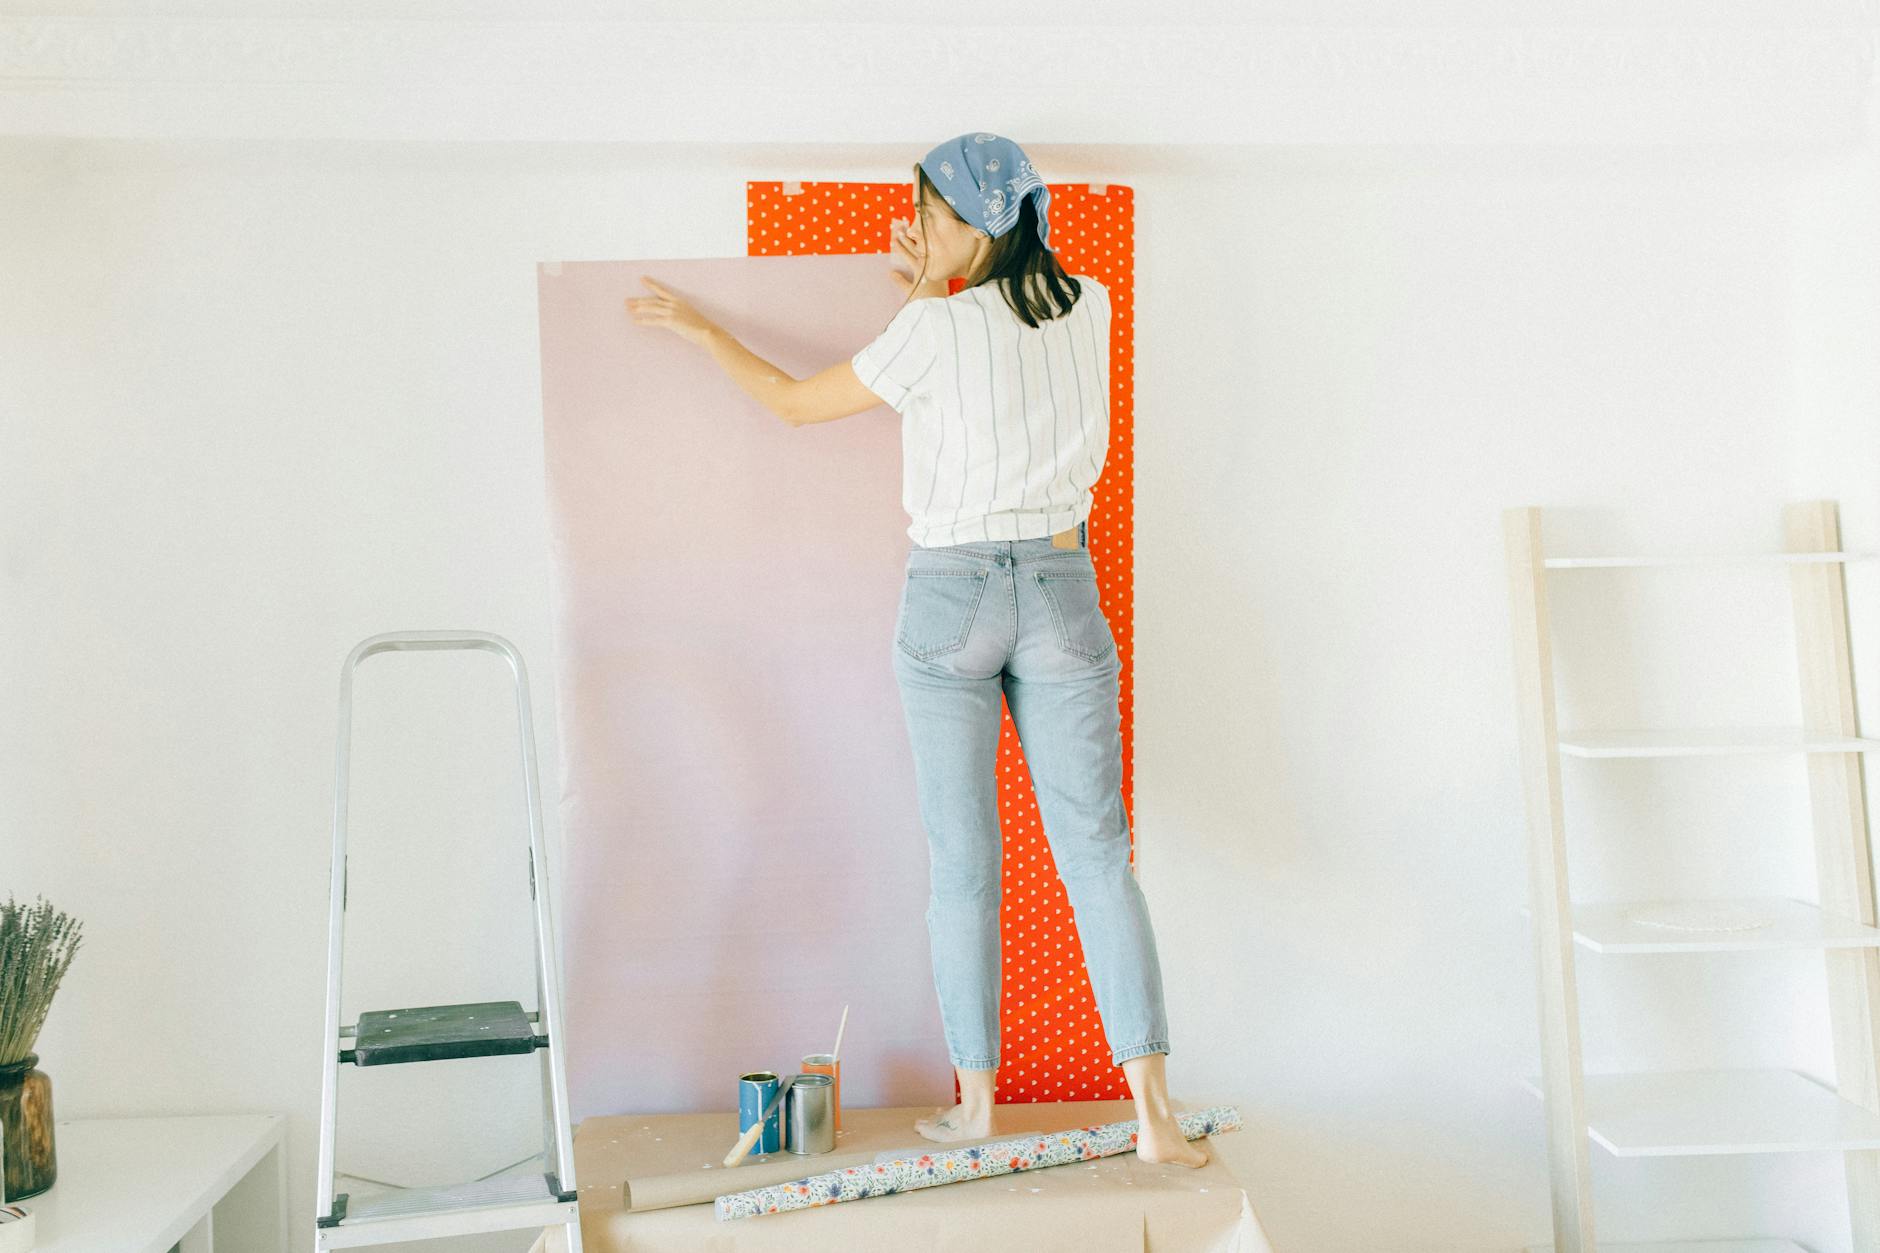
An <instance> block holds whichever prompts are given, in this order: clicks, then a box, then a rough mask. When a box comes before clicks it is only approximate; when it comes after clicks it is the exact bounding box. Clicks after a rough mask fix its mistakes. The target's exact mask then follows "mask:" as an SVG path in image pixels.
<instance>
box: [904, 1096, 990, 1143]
mask: <svg viewBox="0 0 1880 1253" xmlns="http://www.w3.org/2000/svg"><path fill="white" fill-rule="evenodd" d="M914 1130H916V1131H918V1132H920V1134H921V1135H923V1136H925V1137H927V1138H928V1139H929V1140H938V1141H940V1142H941V1143H943V1144H944V1143H945V1142H947V1141H949V1140H978V1139H982V1138H984V1137H986V1136H989V1135H991V1134H992V1109H991V1107H990V1106H983V1105H982V1106H978V1107H976V1108H969V1107H967V1106H966V1105H954V1106H951V1107H949V1106H945V1105H936V1106H935V1107H934V1112H933V1114H931V1115H929V1116H928V1117H926V1118H917V1119H915V1120H914Z"/></svg>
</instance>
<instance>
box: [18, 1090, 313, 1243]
mask: <svg viewBox="0 0 1880 1253" xmlns="http://www.w3.org/2000/svg"><path fill="white" fill-rule="evenodd" d="M286 1127H287V1119H286V1118H285V1117H283V1116H282V1115H280V1114H227V1115H221V1114H217V1115H209V1116H206V1117H185V1118H75V1119H71V1120H69V1121H65V1120H60V1121H57V1122H55V1124H54V1127H53V1142H54V1145H55V1151H56V1152H57V1153H58V1164H59V1175H58V1178H57V1179H56V1180H55V1181H54V1182H53V1185H52V1187H51V1188H49V1189H48V1190H46V1191H45V1192H42V1193H40V1194H39V1195H38V1196H34V1197H27V1198H26V1199H25V1200H23V1201H20V1202H18V1204H20V1205H24V1206H25V1207H26V1208H27V1209H30V1210H32V1211H33V1215H34V1219H35V1222H36V1224H37V1225H36V1229H35V1230H36V1240H37V1242H36V1243H35V1244H34V1245H33V1253H101V1251H102V1250H107V1249H108V1250H110V1251H111V1253H170V1250H171V1249H173V1248H180V1249H181V1253H211V1251H212V1250H219V1251H220V1253H286V1249H287V1145H286V1143H285V1141H284V1139H283V1133H284V1131H285V1130H286Z"/></svg>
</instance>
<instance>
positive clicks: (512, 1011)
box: [340, 1001, 548, 1066]
mask: <svg viewBox="0 0 1880 1253" xmlns="http://www.w3.org/2000/svg"><path fill="white" fill-rule="evenodd" d="M538 1047H539V1048H547V1047H548V1038H547V1037H546V1036H537V1035H536V1034H535V1024H534V1023H532V1022H530V1021H529V1016H528V1015H527V1014H526V1013H524V1012H523V1009H522V1003H521V1002H520V1001H478V1002H476V1003H475V1004H471V1005H422V1006H419V1007H417V1008H415V1009H382V1010H374V1011H372V1012H371V1013H369V1014H361V1015H359V1023H358V1027H357V1030H356V1031H355V1033H354V1036H353V1047H352V1048H350V1049H345V1050H342V1051H341V1053H340V1060H341V1061H350V1062H352V1063H354V1064H355V1065H359V1066H390V1065H393V1064H396V1063H399V1062H434V1061H441V1060H443V1059H445V1058H451V1057H499V1056H504V1055H507V1054H511V1053H533V1052H534V1051H535V1050H536V1049H537V1048H538Z"/></svg>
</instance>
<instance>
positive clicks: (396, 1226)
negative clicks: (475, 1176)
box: [320, 1175, 575, 1249]
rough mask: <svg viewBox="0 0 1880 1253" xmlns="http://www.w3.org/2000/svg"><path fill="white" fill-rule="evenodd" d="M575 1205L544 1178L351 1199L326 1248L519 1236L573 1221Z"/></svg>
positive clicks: (327, 1231)
mask: <svg viewBox="0 0 1880 1253" xmlns="http://www.w3.org/2000/svg"><path fill="white" fill-rule="evenodd" d="M574 1216H575V1202H574V1201H572V1200H564V1199H562V1196H560V1195H557V1194H556V1193H555V1192H554V1191H551V1190H550V1187H549V1181H548V1179H547V1178H546V1177H545V1176H543V1175H509V1176H504V1177H502V1178H497V1179H485V1180H481V1181H479V1182H476V1183H459V1184H447V1185H443V1186H440V1187H433V1188H400V1189H397V1190H395V1191H391V1192H379V1193H372V1194H369V1195H366V1196H348V1197H347V1198H346V1206H345V1218H344V1219H342V1220H341V1221H340V1223H339V1224H338V1225H337V1226H331V1227H325V1228H323V1229H322V1230H321V1232H320V1235H321V1239H322V1241H323V1243H322V1246H321V1247H323V1248H329V1249H342V1248H364V1247H368V1246H371V1245H376V1244H386V1243H392V1242H402V1241H405V1240H424V1239H434V1238H436V1237H439V1236H448V1235H468V1234H472V1233H476V1232H485V1231H515V1230H519V1229H522V1228H527V1227H549V1226H554V1225H556V1224H558V1223H566V1222H569V1221H571V1220H572V1219H573V1218H574Z"/></svg>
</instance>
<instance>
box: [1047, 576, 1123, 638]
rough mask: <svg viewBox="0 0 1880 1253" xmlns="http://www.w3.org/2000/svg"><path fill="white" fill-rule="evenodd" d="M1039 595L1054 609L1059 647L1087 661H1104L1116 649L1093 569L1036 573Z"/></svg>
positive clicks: (1052, 615) (1053, 623) (1053, 621)
mask: <svg viewBox="0 0 1880 1253" xmlns="http://www.w3.org/2000/svg"><path fill="white" fill-rule="evenodd" d="M1032 577H1033V578H1035V579H1037V580H1038V592H1039V594H1040V595H1041V596H1043V597H1044V603H1045V604H1046V605H1047V606H1049V607H1050V610H1051V621H1052V625H1053V626H1054V627H1055V628H1056V630H1057V640H1058V647H1059V648H1062V649H1063V650H1064V651H1065V652H1067V653H1069V654H1070V655H1071V656H1073V657H1078V658H1081V659H1083V660H1084V661H1101V660H1103V658H1105V657H1107V656H1109V655H1110V653H1111V652H1112V651H1113V650H1114V649H1115V648H1116V637H1115V636H1114V635H1113V634H1111V632H1110V623H1109V619H1107V618H1105V617H1104V616H1103V605H1102V600H1101V597H1100V595H1099V594H1098V591H1097V572H1096V571H1095V570H1094V569H1092V568H1090V567H1089V566H1077V565H1073V566H1072V567H1071V568H1070V569H1068V570H1036V571H1033V573H1032Z"/></svg>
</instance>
